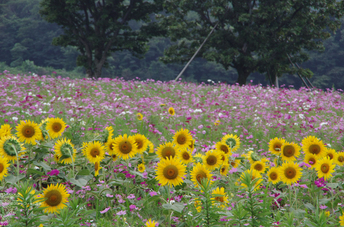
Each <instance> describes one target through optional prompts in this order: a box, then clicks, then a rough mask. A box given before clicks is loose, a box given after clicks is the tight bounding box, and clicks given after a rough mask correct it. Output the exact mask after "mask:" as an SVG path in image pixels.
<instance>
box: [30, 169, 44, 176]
mask: <svg viewBox="0 0 344 227" xmlns="http://www.w3.org/2000/svg"><path fill="white" fill-rule="evenodd" d="M27 172H28V173H33V174H38V175H40V176H43V175H44V173H42V172H41V171H38V170H36V169H32V168H30V169H28V170H27Z"/></svg>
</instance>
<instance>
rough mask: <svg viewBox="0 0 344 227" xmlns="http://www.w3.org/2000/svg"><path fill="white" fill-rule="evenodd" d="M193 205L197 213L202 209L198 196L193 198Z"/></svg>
mask: <svg viewBox="0 0 344 227" xmlns="http://www.w3.org/2000/svg"><path fill="white" fill-rule="evenodd" d="M194 206H195V208H196V210H197V212H198V213H199V212H201V210H202V201H201V200H200V199H198V198H195V199H194Z"/></svg>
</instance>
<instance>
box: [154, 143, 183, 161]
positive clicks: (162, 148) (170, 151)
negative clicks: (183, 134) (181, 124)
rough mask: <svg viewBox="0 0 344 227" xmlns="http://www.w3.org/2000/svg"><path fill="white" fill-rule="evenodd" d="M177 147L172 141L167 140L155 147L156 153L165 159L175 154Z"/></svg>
mask: <svg viewBox="0 0 344 227" xmlns="http://www.w3.org/2000/svg"><path fill="white" fill-rule="evenodd" d="M178 151H179V149H177V148H176V147H175V146H174V144H173V143H171V142H167V143H165V144H160V145H159V147H158V148H157V152H156V153H157V155H158V156H159V158H161V159H166V158H168V157H170V158H174V156H176V155H177V152H178Z"/></svg>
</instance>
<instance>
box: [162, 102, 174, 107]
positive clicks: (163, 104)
mask: <svg viewBox="0 0 344 227" xmlns="http://www.w3.org/2000/svg"><path fill="white" fill-rule="evenodd" d="M164 106H166V104H165V103H161V104H160V107H164ZM171 108H172V107H171Z"/></svg>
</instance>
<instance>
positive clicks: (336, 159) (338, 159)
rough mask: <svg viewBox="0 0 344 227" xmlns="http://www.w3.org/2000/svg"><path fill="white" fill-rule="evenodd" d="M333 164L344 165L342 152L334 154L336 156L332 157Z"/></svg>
mask: <svg viewBox="0 0 344 227" xmlns="http://www.w3.org/2000/svg"><path fill="white" fill-rule="evenodd" d="M333 159H334V162H335V163H336V164H337V165H339V166H342V165H344V152H342V151H341V152H336V155H335V156H334V158H333Z"/></svg>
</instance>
